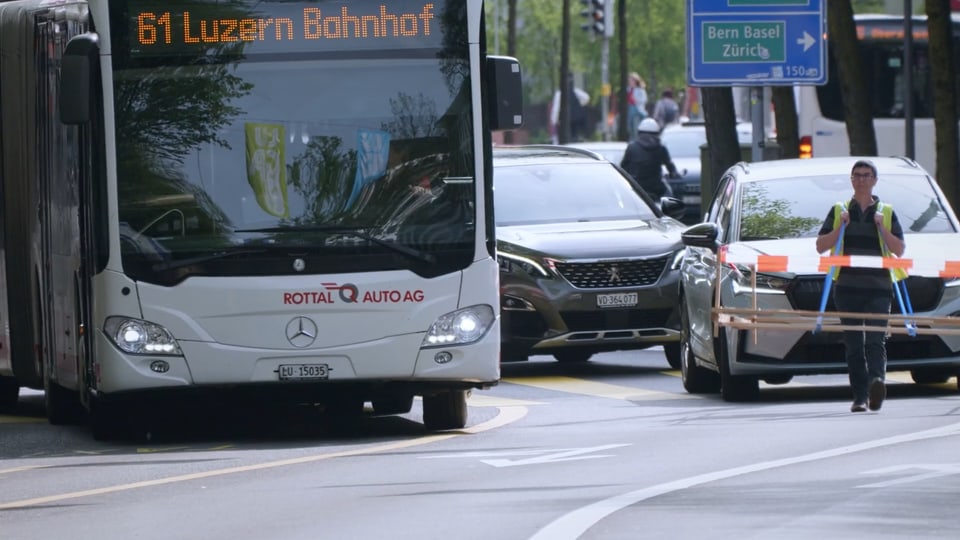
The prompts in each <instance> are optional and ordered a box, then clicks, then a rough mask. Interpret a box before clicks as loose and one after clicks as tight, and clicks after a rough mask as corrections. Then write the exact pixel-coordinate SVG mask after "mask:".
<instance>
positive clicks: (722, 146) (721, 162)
mask: <svg viewBox="0 0 960 540" xmlns="http://www.w3.org/2000/svg"><path fill="white" fill-rule="evenodd" d="M700 92H701V97H702V100H703V117H704V119H705V120H706V124H707V125H706V130H707V148H708V152H709V154H710V159H709V162H708V163H704V164H703V165H706V166H705V167H703V169H702V171H701V176H700V193H701V197H702V198H703V204H704V207H703V208H704V210H706V205H707V204H708V202H709V201H711V200H713V199H712V197H713V193H714V192H715V191H716V188H717V185H718V184H719V183H720V178H721V177H722V176H723V173H724V172H726V170H727V169H729V168H730V166H732V165H734V164H736V163H737V162H738V161H740V143H739V141H738V140H737V115H736V111H735V110H734V108H733V90H732V89H731V88H730V87H729V86H726V87H705V88H701V89H700Z"/></svg>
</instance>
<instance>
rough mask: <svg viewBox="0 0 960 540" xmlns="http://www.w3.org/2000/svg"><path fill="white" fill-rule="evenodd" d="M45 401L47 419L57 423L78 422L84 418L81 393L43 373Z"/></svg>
mask: <svg viewBox="0 0 960 540" xmlns="http://www.w3.org/2000/svg"><path fill="white" fill-rule="evenodd" d="M43 402H44V404H45V405H46V407H47V420H48V421H49V422H50V423H51V424H53V425H55V426H62V425H65V424H76V423H77V422H79V421H80V419H81V418H83V414H82V413H83V409H82V407H81V406H80V395H79V394H78V393H77V392H74V391H72V390H67V389H66V388H64V387H62V386H60V385H59V384H57V383H56V382H55V381H51V380H50V377H49V375H48V374H47V373H44V375H43Z"/></svg>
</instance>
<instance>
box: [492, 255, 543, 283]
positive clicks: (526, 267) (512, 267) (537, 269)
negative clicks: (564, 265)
mask: <svg viewBox="0 0 960 540" xmlns="http://www.w3.org/2000/svg"><path fill="white" fill-rule="evenodd" d="M497 263H498V264H499V265H500V269H501V270H503V271H505V272H517V271H520V272H524V273H526V274H529V275H531V276H533V277H547V278H548V277H550V272H547V269H546V268H544V267H543V264H541V263H540V262H537V261H535V260H534V259H531V258H528V257H521V256H520V255H514V254H512V253H505V252H503V251H497Z"/></svg>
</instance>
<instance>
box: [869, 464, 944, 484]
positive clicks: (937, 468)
mask: <svg viewBox="0 0 960 540" xmlns="http://www.w3.org/2000/svg"><path fill="white" fill-rule="evenodd" d="M906 471H925V472H917V473H916V474H912V475H910V476H906V477H903V478H897V479H896V480H887V481H886V482H877V483H875V484H864V485H862V486H858V487H864V488H882V487H887V486H896V485H898V484H908V483H910V482H920V481H922V480H929V479H930V478H940V477H941V476H951V475H954V474H960V463H929V464H926V463H923V464H921V463H918V464H915V465H894V466H893V467H884V468H882V469H874V470H872V471H864V472H863V474H872V475H877V476H879V475H893V474H896V473H905V472H906Z"/></svg>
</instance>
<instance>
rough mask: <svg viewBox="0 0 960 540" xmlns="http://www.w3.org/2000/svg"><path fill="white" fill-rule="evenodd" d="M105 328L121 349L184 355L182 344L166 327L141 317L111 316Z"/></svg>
mask: <svg viewBox="0 0 960 540" xmlns="http://www.w3.org/2000/svg"><path fill="white" fill-rule="evenodd" d="M103 329H104V331H105V332H106V334H107V337H108V338H110V341H112V342H113V343H114V345H116V346H117V347H119V348H120V350H121V351H123V352H126V353H130V354H148V355H163V356H182V355H183V352H181V351H180V345H178V344H177V340H175V339H174V338H173V336H172V335H171V334H170V332H168V331H167V329H166V328H164V327H162V326H160V325H158V324H155V323H152V322H149V321H142V320H140V319H131V318H128V317H110V318H108V319H107V322H106V324H104V325H103Z"/></svg>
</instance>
